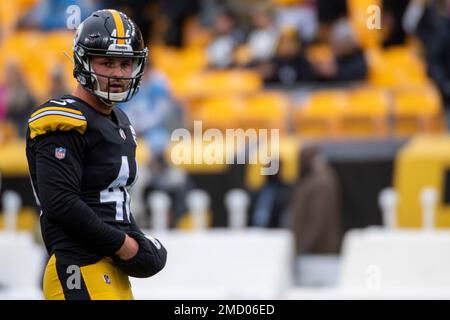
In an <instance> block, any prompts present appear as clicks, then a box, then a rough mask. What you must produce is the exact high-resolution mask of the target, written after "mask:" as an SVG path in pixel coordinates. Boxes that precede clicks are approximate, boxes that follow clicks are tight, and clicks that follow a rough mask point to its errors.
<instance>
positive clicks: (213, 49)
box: [206, 10, 244, 68]
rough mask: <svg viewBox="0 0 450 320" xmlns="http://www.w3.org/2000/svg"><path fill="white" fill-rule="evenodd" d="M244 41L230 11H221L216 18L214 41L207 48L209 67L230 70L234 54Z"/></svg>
mask: <svg viewBox="0 0 450 320" xmlns="http://www.w3.org/2000/svg"><path fill="white" fill-rule="evenodd" d="M243 40H244V34H243V33H242V31H240V30H239V29H238V28H237V26H236V21H235V19H234V16H233V15H232V13H231V12H230V11H227V10H219V11H218V12H217V13H216V15H215V18H214V25H213V40H212V41H211V43H210V44H209V45H208V47H207V48H206V50H207V56H208V61H209V66H210V67H213V68H228V67H231V66H232V64H233V53H234V50H235V49H236V47H237V46H238V45H239V44H240V43H242V42H243Z"/></svg>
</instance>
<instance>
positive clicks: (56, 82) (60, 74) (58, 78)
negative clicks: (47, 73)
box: [49, 65, 70, 97]
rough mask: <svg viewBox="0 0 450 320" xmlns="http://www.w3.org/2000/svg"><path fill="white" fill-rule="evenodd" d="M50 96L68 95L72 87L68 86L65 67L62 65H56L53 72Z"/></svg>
mask: <svg viewBox="0 0 450 320" xmlns="http://www.w3.org/2000/svg"><path fill="white" fill-rule="evenodd" d="M50 81H51V86H50V93H49V96H50V97H62V96H63V95H66V94H67V92H69V91H70V89H69V88H68V87H67V86H66V81H65V79H64V69H63V66H62V65H56V66H55V67H54V69H53V70H52V73H51V79H50Z"/></svg>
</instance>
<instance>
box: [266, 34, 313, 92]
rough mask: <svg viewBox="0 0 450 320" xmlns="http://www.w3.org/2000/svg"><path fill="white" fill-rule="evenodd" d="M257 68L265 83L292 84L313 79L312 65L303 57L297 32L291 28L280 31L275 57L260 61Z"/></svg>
mask: <svg viewBox="0 0 450 320" xmlns="http://www.w3.org/2000/svg"><path fill="white" fill-rule="evenodd" d="M257 69H258V70H259V71H260V73H261V74H262V76H263V78H264V81H265V82H266V83H280V84H286V85H292V84H294V83H296V82H299V81H311V80H313V70H312V67H311V65H310V63H309V62H308V61H307V60H306V58H305V57H304V54H303V52H302V43H301V40H300V37H299V35H298V32H297V31H296V30H293V29H290V30H287V31H284V32H283V33H282V35H281V36H280V38H279V41H278V43H277V49H276V54H275V57H274V58H273V59H271V60H270V61H269V62H267V63H261V64H260V65H258V66H257Z"/></svg>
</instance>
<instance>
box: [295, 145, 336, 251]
mask: <svg viewBox="0 0 450 320" xmlns="http://www.w3.org/2000/svg"><path fill="white" fill-rule="evenodd" d="M289 212H290V226H291V228H292V230H293V232H294V235H295V242H296V250H297V254H303V253H305V254H333V253H338V252H339V249H340V242H341V223H340V197H339V186H338V179H337V176H336V174H335V172H334V170H333V169H332V167H331V166H330V165H329V163H328V162H327V160H326V159H325V158H324V157H323V156H321V155H320V154H319V152H318V149H317V147H315V146H308V147H306V148H304V150H302V155H301V175H300V179H299V182H298V184H297V185H296V187H295V189H294V191H293V197H292V202H291V205H290V210H289Z"/></svg>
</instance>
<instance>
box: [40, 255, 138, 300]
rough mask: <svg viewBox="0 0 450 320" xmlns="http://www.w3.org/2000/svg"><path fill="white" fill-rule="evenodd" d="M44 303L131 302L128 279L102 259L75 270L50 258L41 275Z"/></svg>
mask: <svg viewBox="0 0 450 320" xmlns="http://www.w3.org/2000/svg"><path fill="white" fill-rule="evenodd" d="M43 286H44V288H43V289H44V297H45V299H46V300H132V299H133V293H132V292H131V285H130V281H129V280H128V276H127V275H126V274H125V273H123V272H122V271H121V270H119V269H117V268H116V267H115V266H114V265H113V264H112V262H111V261H110V260H109V259H107V258H103V259H102V260H100V261H98V262H97V263H94V264H90V265H87V266H82V267H78V266H76V265H69V266H68V265H63V264H61V263H58V261H57V259H56V257H55V255H52V256H51V257H50V260H49V261H48V263H47V267H46V268H45V273H44V283H43Z"/></svg>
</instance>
